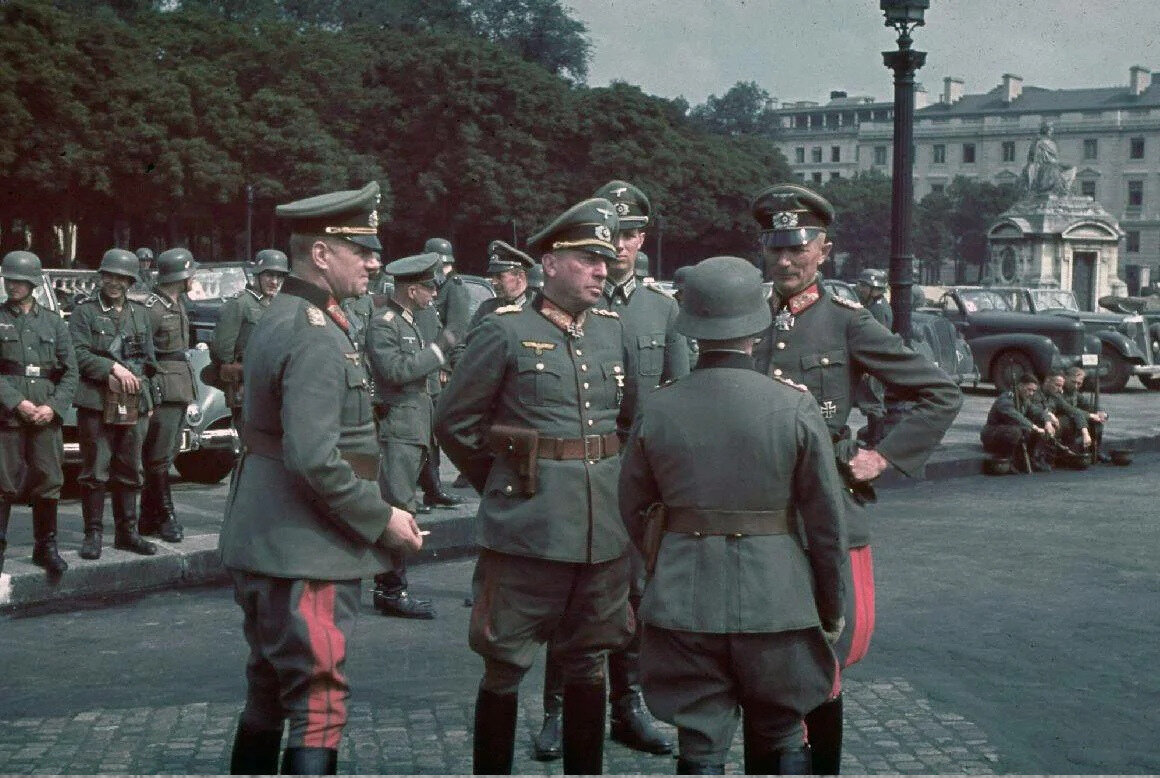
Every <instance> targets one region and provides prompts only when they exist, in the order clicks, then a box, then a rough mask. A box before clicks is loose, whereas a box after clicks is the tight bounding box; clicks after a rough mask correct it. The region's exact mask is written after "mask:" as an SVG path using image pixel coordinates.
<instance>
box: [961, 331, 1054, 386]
mask: <svg viewBox="0 0 1160 778" xmlns="http://www.w3.org/2000/svg"><path fill="white" fill-rule="evenodd" d="M967 344H968V345H969V346H970V347H971V352H972V353H973V354H974V355H975V364H976V365H978V367H979V372H980V373H981V374H982V375H984V376H989V375H991V363H992V362H994V360H995V357H996V356H998V355H999V354H1001V353H1003V352H1004V351H1011V350H1016V351H1022V352H1023V353H1025V354H1027V355H1028V356H1029V357H1031V361H1032V362H1033V363H1034V364H1035V370H1036V371H1037V372H1039V373H1040V374H1042V373H1045V372H1046V371H1048V370H1050V369H1051V368H1052V366H1053V365H1052V363H1053V362H1055V361H1056V358H1057V355H1059V354H1060V351H1059V347H1058V346H1056V345H1055V343H1054V342H1053V341H1052V340H1051V338H1049V337H1047V336H1046V335H1033V334H1032V333H1029V332H1009V333H998V334H995V335H983V336H981V337H978V338H972V339H971V340H969V341H967Z"/></svg>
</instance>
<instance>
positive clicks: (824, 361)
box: [802, 349, 846, 370]
mask: <svg viewBox="0 0 1160 778" xmlns="http://www.w3.org/2000/svg"><path fill="white" fill-rule="evenodd" d="M844 364H846V352H845V350H843V349H836V350H834V351H822V352H820V353H818V354H807V355H805V356H803V357H802V367H803V368H805V369H806V370H812V369H814V368H818V367H830V366H831V365H844Z"/></svg>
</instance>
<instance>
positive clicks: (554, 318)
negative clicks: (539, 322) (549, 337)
mask: <svg viewBox="0 0 1160 778" xmlns="http://www.w3.org/2000/svg"><path fill="white" fill-rule="evenodd" d="M532 307H533V308H535V309H536V310H537V311H539V313H540V315H542V316H543V317H544V318H545V319H547V320H548V321H550V322H552V324H555V325H556V326H557V327H559V328H560V329H561V330H563V331H564V332H565V333H566V334H567V335H569V336H571V337H574V338H582V337H584V322H586V321H587V320H588V309H587V308H585V309H584V310H583V311H580V313H578V314H576V315H575V316H573V315H572V314H570V313H568V312H567V311H565V310H564V309H563V308H561V307H560V306H558V305H556V304H555V303H554V302H552V301H551V300H549V299H548V298H547V297H545V296H544V295H543V294H540V295H537V296H536V299H535V300H533V301H532Z"/></svg>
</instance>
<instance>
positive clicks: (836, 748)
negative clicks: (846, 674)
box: [806, 695, 842, 775]
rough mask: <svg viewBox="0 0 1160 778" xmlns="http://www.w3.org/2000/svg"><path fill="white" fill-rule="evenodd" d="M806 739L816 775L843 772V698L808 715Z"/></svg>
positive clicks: (826, 704) (823, 705)
mask: <svg viewBox="0 0 1160 778" xmlns="http://www.w3.org/2000/svg"><path fill="white" fill-rule="evenodd" d="M806 737H807V738H808V739H809V741H810V752H811V761H812V762H813V772H814V773H815V774H816V775H839V774H840V773H841V772H842V696H841V695H838V697H836V698H835V699H833V700H830V701H829V702H825V703H822V704H821V705H819V706H818V707H816V708H814V709H813V710H812V711H810V712H809V713H807V714H806Z"/></svg>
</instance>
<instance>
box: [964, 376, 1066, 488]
mask: <svg viewBox="0 0 1160 778" xmlns="http://www.w3.org/2000/svg"><path fill="white" fill-rule="evenodd" d="M1056 425H1057V423H1056V422H1054V421H1053V420H1052V417H1051V415H1050V412H1049V411H1048V410H1047V408H1046V407H1045V406H1044V405H1043V403H1042V401H1041V399H1040V398H1039V379H1038V378H1036V377H1035V376H1034V375H1032V374H1031V373H1024V374H1023V375H1021V376H1020V377H1019V380H1018V382H1017V383H1016V384H1015V387H1014V388H1013V389H1008V390H1007V391H1006V392H1003V393H1002V394H1000V395H999V397H998V398H997V399H996V400H995V404H994V405H992V406H991V410H990V412H988V414H987V423H986V424H985V425H983V429H982V431H981V432H980V433H979V437H980V439H981V440H982V442H983V450H984V451H986V452H987V453H988V454H994V455H995V456H997V457H1004V458H1010V459H1011V464H1012V466H1013V468H1014V469H1016V470H1023V471H1024V472H1026V470H1027V467H1028V466H1030V467H1031V469H1032V470H1035V471H1036V472H1043V471H1049V470H1051V462H1050V460H1049V458H1048V454H1047V450H1046V445H1045V444H1046V438H1047V437H1048V436H1051V435H1054V434H1055V432H1056V430H1057V426H1056ZM1024 454H1026V456H1024Z"/></svg>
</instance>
